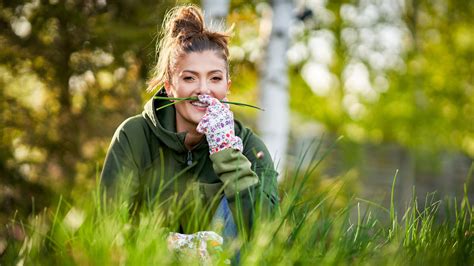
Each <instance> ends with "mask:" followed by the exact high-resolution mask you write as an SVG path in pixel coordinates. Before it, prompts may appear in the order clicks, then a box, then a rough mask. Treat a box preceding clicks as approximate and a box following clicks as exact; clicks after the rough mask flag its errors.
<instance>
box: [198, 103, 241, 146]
mask: <svg viewBox="0 0 474 266" xmlns="http://www.w3.org/2000/svg"><path fill="white" fill-rule="evenodd" d="M198 98H199V101H201V102H203V103H207V104H208V105H209V106H208V107H207V110H206V114H205V115H204V116H203V117H202V119H201V122H199V124H198V126H197V128H196V130H197V131H198V132H200V133H203V134H206V139H207V142H208V143H209V153H210V154H213V153H216V152H218V151H221V150H224V149H229V148H232V149H236V150H239V151H242V150H243V147H242V140H241V139H240V138H239V137H237V136H235V132H234V114H233V113H232V111H231V110H230V109H229V105H227V104H223V103H221V102H220V101H219V100H218V99H216V98H213V97H211V96H209V95H199V96H198Z"/></svg>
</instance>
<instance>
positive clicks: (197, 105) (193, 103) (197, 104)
mask: <svg viewBox="0 0 474 266" xmlns="http://www.w3.org/2000/svg"><path fill="white" fill-rule="evenodd" d="M191 104H192V105H194V106H196V107H208V106H209V105H208V104H207V103H202V102H200V101H192V102H191Z"/></svg>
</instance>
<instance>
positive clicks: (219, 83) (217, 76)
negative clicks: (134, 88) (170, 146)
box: [164, 51, 231, 132]
mask: <svg viewBox="0 0 474 266" xmlns="http://www.w3.org/2000/svg"><path fill="white" fill-rule="evenodd" d="M230 84H231V82H230V80H229V79H227V64H226V62H225V61H224V59H222V58H221V57H219V56H218V55H217V54H216V52H214V51H204V52H192V53H189V54H185V55H183V56H181V57H180V58H179V59H178V62H177V64H176V68H175V69H174V71H173V72H172V73H171V81H168V82H165V84H164V85H165V89H166V93H167V94H168V96H170V97H193V96H198V95H200V94H208V95H210V96H212V97H214V98H217V99H219V100H222V99H223V98H224V97H225V96H226V95H227V91H228V90H229V88H230ZM175 107H176V129H177V131H178V132H182V131H188V132H189V131H194V130H195V129H196V126H197V125H198V124H199V122H200V121H201V118H202V117H203V115H204V114H205V112H206V108H207V107H206V106H205V105H204V104H202V103H200V102H199V101H182V102H180V103H177V104H175Z"/></svg>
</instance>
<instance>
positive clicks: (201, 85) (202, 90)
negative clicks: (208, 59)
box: [199, 80, 211, 94]
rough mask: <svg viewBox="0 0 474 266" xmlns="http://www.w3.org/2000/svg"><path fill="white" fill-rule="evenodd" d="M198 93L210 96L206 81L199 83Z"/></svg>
mask: <svg viewBox="0 0 474 266" xmlns="http://www.w3.org/2000/svg"><path fill="white" fill-rule="evenodd" d="M199 92H200V94H211V90H210V89H209V85H208V84H207V80H203V81H201V82H200V83H199Z"/></svg>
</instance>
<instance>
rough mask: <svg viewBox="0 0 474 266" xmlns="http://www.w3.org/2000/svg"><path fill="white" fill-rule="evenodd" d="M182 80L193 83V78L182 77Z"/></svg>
mask: <svg viewBox="0 0 474 266" xmlns="http://www.w3.org/2000/svg"><path fill="white" fill-rule="evenodd" d="M183 79H184V80H185V81H193V80H194V78H193V77H184V78H183Z"/></svg>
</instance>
